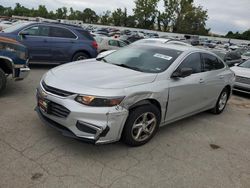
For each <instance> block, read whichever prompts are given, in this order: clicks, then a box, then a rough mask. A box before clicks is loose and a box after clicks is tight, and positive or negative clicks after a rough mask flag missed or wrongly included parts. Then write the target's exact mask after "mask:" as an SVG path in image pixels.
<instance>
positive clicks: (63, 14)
mask: <svg viewBox="0 0 250 188" xmlns="http://www.w3.org/2000/svg"><path fill="white" fill-rule="evenodd" d="M67 12H68V9H67V8H66V7H62V8H58V9H57V10H56V17H57V18H58V19H66V18H67Z"/></svg>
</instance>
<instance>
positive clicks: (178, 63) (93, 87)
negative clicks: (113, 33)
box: [36, 44, 235, 146]
mask: <svg viewBox="0 0 250 188" xmlns="http://www.w3.org/2000/svg"><path fill="white" fill-rule="evenodd" d="M234 80H235V75H234V73H233V72H232V71H231V70H230V69H229V68H228V66H227V65H226V64H225V63H224V62H223V60H221V59H220V58H219V57H218V56H216V55H215V54H213V53H211V52H208V51H205V50H202V49H197V48H194V47H189V46H180V45H173V44H169V45H166V44H164V45H162V44H150V45H148V44H138V45H132V46H128V47H126V48H123V49H121V50H118V51H116V52H113V53H111V54H109V55H107V56H105V57H98V58H97V59H90V60H84V61H76V62H72V63H69V64H66V65H62V66H59V67H56V68H54V69H52V70H50V71H49V72H47V73H46V74H45V75H44V76H43V78H42V80H41V82H40V85H39V87H38V89H37V107H36V111H37V113H38V115H39V117H40V118H41V119H42V120H43V121H44V122H45V124H47V125H50V126H52V127H54V128H56V129H58V130H59V131H61V132H62V133H63V135H65V136H70V137H73V138H77V139H81V140H84V141H87V142H91V143H95V144H101V143H111V142H115V141H118V140H120V139H121V140H123V141H124V142H125V143H126V144H128V145H131V146H139V145H143V144H145V143H147V142H148V141H149V140H150V139H151V138H152V137H153V136H154V135H155V134H156V132H157V131H158V128H159V127H160V126H163V125H166V124H169V123H171V122H174V121H177V120H180V119H182V118H185V117H188V116H191V115H194V114H197V113H199V112H202V111H206V110H210V111H212V112H213V113H215V114H220V113H221V112H222V111H223V110H224V108H225V106H226V104H227V101H228V99H229V97H230V94H231V90H232V86H233V84H234Z"/></svg>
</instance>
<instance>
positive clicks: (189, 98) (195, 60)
mask: <svg viewBox="0 0 250 188" xmlns="http://www.w3.org/2000/svg"><path fill="white" fill-rule="evenodd" d="M181 68H192V70H193V73H192V74H191V75H190V76H187V77H185V78H171V81H170V84H169V100H168V109H167V115H166V121H172V120H175V119H179V118H182V117H184V116H186V115H189V114H192V113H195V112H198V111H200V110H201V109H202V108H204V105H205V104H204V101H203V99H204V89H205V85H204V78H203V76H204V73H203V72H202V61H201V55H200V53H192V54H190V55H188V57H186V58H185V59H184V61H183V62H182V63H181V64H180V65H179V67H178V68H177V70H180V69H181Z"/></svg>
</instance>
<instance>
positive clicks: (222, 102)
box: [212, 88, 229, 114]
mask: <svg viewBox="0 0 250 188" xmlns="http://www.w3.org/2000/svg"><path fill="white" fill-rule="evenodd" d="M228 99H229V90H228V89H227V88H225V89H223V90H222V92H221V94H220V96H219V98H218V100H217V103H216V105H215V107H214V108H213V109H212V112H213V113H214V114H220V113H222V112H223V110H224V109H225V107H226V105H227V101H228Z"/></svg>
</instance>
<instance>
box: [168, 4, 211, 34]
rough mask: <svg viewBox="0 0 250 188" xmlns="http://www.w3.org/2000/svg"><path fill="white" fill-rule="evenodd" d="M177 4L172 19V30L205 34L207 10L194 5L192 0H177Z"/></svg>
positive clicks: (206, 30) (206, 31)
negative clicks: (174, 15)
mask: <svg viewBox="0 0 250 188" xmlns="http://www.w3.org/2000/svg"><path fill="white" fill-rule="evenodd" d="M178 1H179V5H178V6H177V7H175V8H176V10H175V12H176V13H175V14H176V17H175V18H174V19H173V20H172V22H173V26H172V27H173V32H175V33H187V34H200V35H207V34H208V32H209V29H206V21H207V19H208V15H207V11H206V10H203V9H202V7H201V6H198V7H196V6H195V5H194V3H193V0H178Z"/></svg>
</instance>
